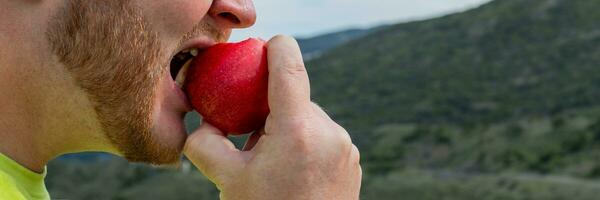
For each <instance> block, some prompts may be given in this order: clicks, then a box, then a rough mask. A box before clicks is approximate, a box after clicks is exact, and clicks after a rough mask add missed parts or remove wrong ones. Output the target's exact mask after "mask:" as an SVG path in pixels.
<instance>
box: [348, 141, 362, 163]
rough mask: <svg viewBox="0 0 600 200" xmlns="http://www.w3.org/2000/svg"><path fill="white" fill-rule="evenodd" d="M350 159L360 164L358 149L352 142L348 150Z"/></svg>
mask: <svg viewBox="0 0 600 200" xmlns="http://www.w3.org/2000/svg"><path fill="white" fill-rule="evenodd" d="M350 161H351V162H352V163H357V164H359V165H360V151H359V150H358V147H356V145H354V144H353V145H352V150H351V151H350Z"/></svg>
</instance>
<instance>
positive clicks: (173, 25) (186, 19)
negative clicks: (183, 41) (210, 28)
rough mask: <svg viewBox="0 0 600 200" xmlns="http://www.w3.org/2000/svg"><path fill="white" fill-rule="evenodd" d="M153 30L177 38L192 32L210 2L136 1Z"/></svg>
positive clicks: (207, 0)
mask: <svg viewBox="0 0 600 200" xmlns="http://www.w3.org/2000/svg"><path fill="white" fill-rule="evenodd" d="M136 3H138V4H139V5H138V6H139V7H141V8H142V10H143V12H144V16H145V17H146V18H147V19H149V21H150V24H151V25H152V26H153V27H152V28H153V29H154V30H157V31H158V32H159V33H161V34H162V35H163V36H165V37H176V38H179V37H181V36H182V35H183V34H185V33H187V32H189V31H191V30H192V28H193V27H194V25H196V24H198V23H199V22H200V21H201V20H202V18H204V16H205V15H206V14H207V12H208V10H209V9H210V7H211V4H212V0H166V1H165V0H162V1H136Z"/></svg>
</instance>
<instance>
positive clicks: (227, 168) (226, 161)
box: [183, 122, 243, 183]
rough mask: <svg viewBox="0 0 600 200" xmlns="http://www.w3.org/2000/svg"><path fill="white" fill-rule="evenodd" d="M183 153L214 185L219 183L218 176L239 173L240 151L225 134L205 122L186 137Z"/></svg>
mask: <svg viewBox="0 0 600 200" xmlns="http://www.w3.org/2000/svg"><path fill="white" fill-rule="evenodd" d="M183 151H184V153H185V156H186V157H188V159H190V161H192V163H194V165H196V167H198V169H199V170H200V171H202V172H203V173H204V174H205V175H206V176H207V177H209V178H210V179H211V180H212V181H213V182H215V183H217V182H218V181H220V180H219V179H221V177H218V176H219V175H224V174H225V175H227V174H229V173H233V172H236V171H239V170H238V167H240V166H242V164H243V159H242V155H241V154H240V151H238V150H237V149H236V148H235V146H234V144H233V143H232V142H231V141H230V140H229V139H227V137H226V136H225V134H224V133H223V132H221V131H219V129H217V128H215V127H214V126H212V125H210V124H208V123H205V122H204V123H202V125H201V126H200V127H199V128H198V129H197V130H196V131H194V133H192V135H190V136H189V137H188V139H187V140H186V143H185V146H184V150H183Z"/></svg>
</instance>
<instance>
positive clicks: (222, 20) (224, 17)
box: [209, 0, 256, 29]
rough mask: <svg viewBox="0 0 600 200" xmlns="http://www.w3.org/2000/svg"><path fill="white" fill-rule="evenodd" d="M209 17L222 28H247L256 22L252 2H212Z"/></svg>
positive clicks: (243, 0) (229, 0) (250, 0)
mask: <svg viewBox="0 0 600 200" xmlns="http://www.w3.org/2000/svg"><path fill="white" fill-rule="evenodd" d="M209 15H210V16H211V17H212V18H214V19H215V20H216V22H217V24H219V25H220V26H222V27H223V28H232V29H233V28H248V27H250V26H252V25H254V23H255V22H256V10H255V9H254V4H253V3H252V0H214V1H213V4H212V6H211V9H210V10H209Z"/></svg>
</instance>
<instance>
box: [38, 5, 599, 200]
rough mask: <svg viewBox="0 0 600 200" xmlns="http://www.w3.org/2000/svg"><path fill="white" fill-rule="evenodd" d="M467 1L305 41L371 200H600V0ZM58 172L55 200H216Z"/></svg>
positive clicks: (61, 166)
mask: <svg viewBox="0 0 600 200" xmlns="http://www.w3.org/2000/svg"><path fill="white" fill-rule="evenodd" d="M257 2H259V1H257ZM267 2H269V1H267ZM270 2H275V1H270ZM279 2H280V3H279V4H281V2H287V1H279ZM306 2H319V1H306ZM333 2H338V1H333ZM339 2H343V1H339ZM363 2H369V4H374V5H375V6H374V7H377V6H376V5H379V4H381V5H385V2H383V1H378V0H373V1H363ZM413 2H416V1H413ZM430 2H431V1H430ZM444 2H446V1H445V0H444ZM447 2H454V3H458V2H460V1H458V0H455V1H447ZM469 2H470V4H469V5H470V6H471V7H470V8H472V9H467V10H464V9H462V10H461V9H460V8H461V6H456V9H459V10H455V12H454V13H446V12H449V10H443V9H440V10H437V11H435V12H434V11H432V14H431V15H430V16H432V17H433V18H429V19H427V15H426V14H423V15H421V14H422V13H421V14H415V16H414V18H415V19H418V20H399V21H400V22H398V23H390V22H393V20H392V18H391V17H392V16H391V15H389V16H387V15H386V16H387V17H388V18H387V19H382V20H384V21H385V23H384V24H387V25H381V26H374V25H376V24H377V23H375V22H365V23H366V24H372V25H373V26H371V28H364V27H365V26H364V24H362V25H359V26H357V27H361V29H349V30H344V31H336V32H332V33H328V34H323V35H318V34H317V33H318V32H319V31H324V30H323V29H319V30H317V31H315V32H312V33H311V32H302V33H299V35H303V34H304V35H307V34H308V35H311V34H312V35H311V36H310V37H305V38H303V39H300V44H301V46H302V49H303V51H304V54H305V58H306V61H307V63H306V65H307V68H308V70H309V73H310V76H311V84H312V91H313V99H314V101H316V102H317V103H319V104H320V105H322V106H323V107H324V108H325V109H326V110H327V112H328V113H330V114H331V115H332V116H333V118H334V119H335V120H336V121H337V122H339V123H340V124H342V125H343V126H344V127H346V128H347V129H348V130H349V132H350V133H351V135H352V137H353V141H354V142H355V143H356V144H357V145H358V146H359V149H360V150H361V152H362V161H361V162H362V166H363V170H364V180H363V185H362V195H361V196H362V197H361V199H368V200H371V199H373V200H388V199H389V200H392V199H394V200H396V199H402V200H442V199H443V200H492V199H494V200H495V199H498V200H513V199H515V200H516V199H527V200H554V199H556V200H559V199H584V200H585V199H590V200H591V199H598V197H597V195H598V191H600V66H599V65H600V0H494V1H491V2H490V1H479V3H483V4H482V5H481V6H479V4H475V3H476V2H477V1H469ZM377 3H379V4H377ZM389 6H391V5H388V6H386V7H389ZM465 8H466V7H465ZM332 9H335V8H332ZM398 9H400V8H398ZM388 10H389V8H388ZM358 11H360V9H357V12H358ZM260 12H261V10H260V9H259V16H260ZM332 12H337V11H332ZM382 12H383V11H382ZM398 12H401V11H398ZM440 13H443V14H441V15H440ZM306 14H308V15H310V14H313V13H305V15H306ZM371 15H377V13H371ZM283 20H285V19H283ZM322 20H324V21H326V20H328V19H322ZM390 20H392V21H390ZM380 22H382V21H380ZM361 23H362V22H361ZM382 23H383V22H382ZM340 26H341V27H343V26H347V24H343V23H342V24H340ZM259 27H260V26H259ZM262 27H268V26H262ZM332 28H339V27H332ZM266 29H268V28H265V30H266ZM247 33H250V34H253V33H257V31H256V30H250V31H247ZM265 34H267V35H268V34H270V32H269V31H265ZM235 37H238V38H242V37H244V36H240V35H237V36H235ZM187 122H188V124H187V125H188V127H189V129H190V130H192V129H193V128H194V127H196V126H197V125H198V118H197V116H196V115H190V116H189V117H188V118H187ZM234 140H236V141H237V142H240V141H241V140H243V138H242V139H240V138H237V139H234ZM48 171H49V173H48V177H47V185H48V188H49V189H50V193H51V194H52V196H53V198H57V199H60V198H63V199H217V198H218V191H217V190H216V189H215V187H214V186H213V185H212V184H211V183H210V182H209V181H208V180H207V179H206V178H204V177H203V176H202V175H201V174H200V173H199V172H197V171H196V170H195V169H194V168H193V167H191V166H190V165H189V163H187V162H184V164H183V165H182V167H180V168H179V169H171V168H166V169H165V168H156V167H150V166H147V165H143V164H130V163H127V162H126V161H123V160H122V159H119V158H115V157H112V156H107V155H104V154H76V155H68V156H65V157H62V158H60V159H58V160H55V161H53V162H52V163H51V164H50V165H49V166H48Z"/></svg>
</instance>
